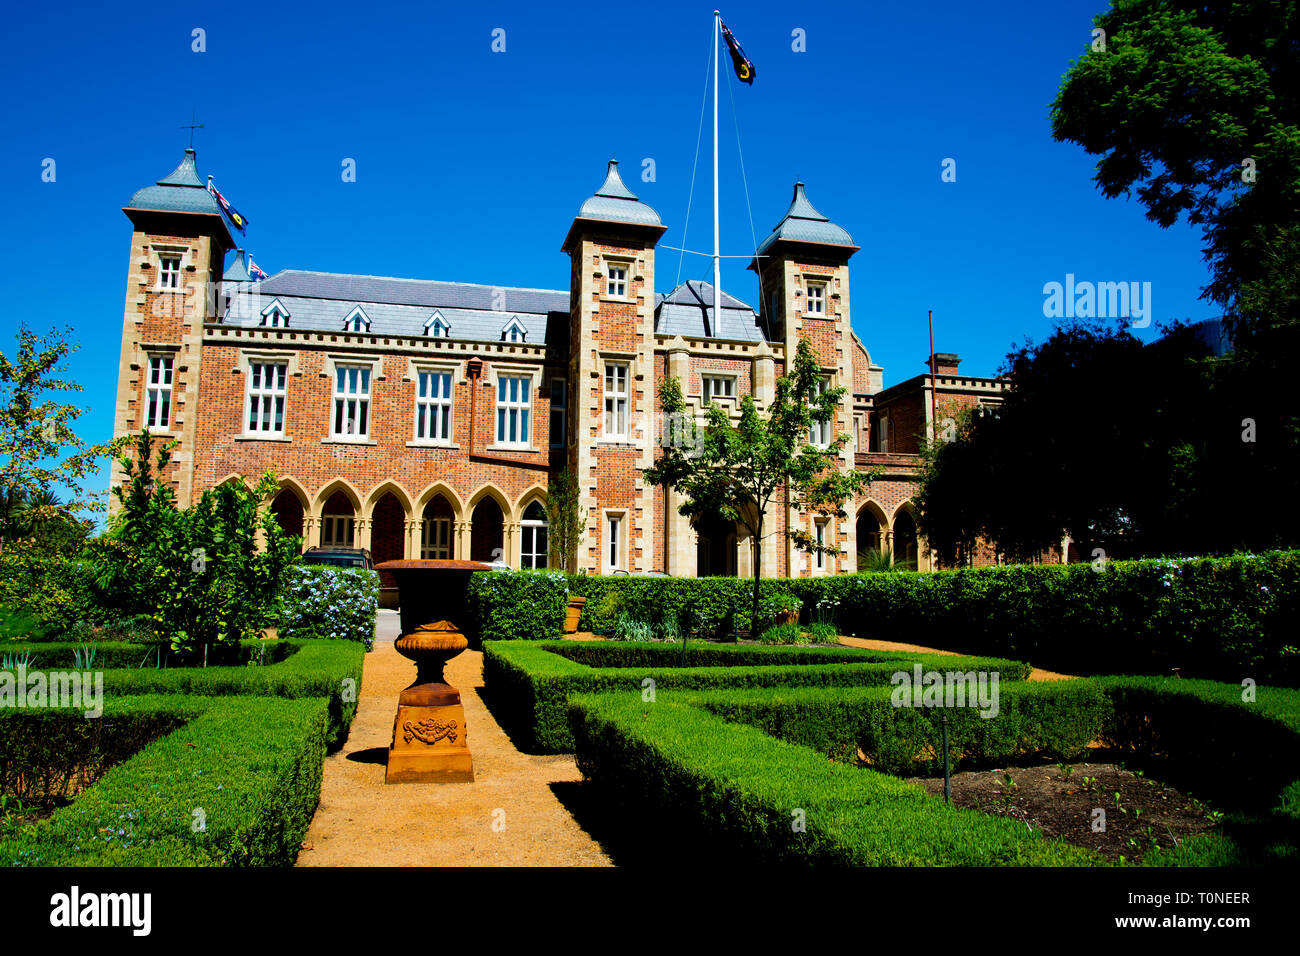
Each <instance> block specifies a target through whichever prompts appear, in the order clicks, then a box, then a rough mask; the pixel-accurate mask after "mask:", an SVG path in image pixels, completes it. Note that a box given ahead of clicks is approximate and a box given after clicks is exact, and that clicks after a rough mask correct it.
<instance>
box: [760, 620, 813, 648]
mask: <svg viewBox="0 0 1300 956" xmlns="http://www.w3.org/2000/svg"><path fill="white" fill-rule="evenodd" d="M758 640H759V643H761V644H803V643H806V642H805V639H804V636H803V629H802V628H801V627H799V625H798V624H778V625H776V626H775V627H769V628H768V629H767V630H766V631H764V632H763V633H762V634H760V635H758Z"/></svg>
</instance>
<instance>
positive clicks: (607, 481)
mask: <svg viewBox="0 0 1300 956" xmlns="http://www.w3.org/2000/svg"><path fill="white" fill-rule="evenodd" d="M664 232H665V227H664V225H663V224H662V223H661V222H660V220H659V214H658V213H656V212H655V211H654V210H653V209H652V208H650V207H649V206H648V205H646V204H645V203H643V202H641V201H640V200H639V199H638V198H637V197H636V195H635V194H634V193H633V192H632V191H631V190H630V189H628V188H627V186H626V185H624V183H623V180H622V178H621V177H620V176H619V174H618V162H617V161H616V160H612V159H611V160H610V161H609V169H608V171H607V172H606V174H605V181H604V183H602V184H601V187H600V188H599V189H598V190H596V192H595V194H594V195H592V196H591V197H590V198H588V199H587V200H586V201H585V202H584V203H583V204H582V207H581V208H580V209H579V210H578V215H577V217H576V218H575V219H574V220H573V225H572V226H571V227H570V228H569V234H568V236H567V237H566V238H565V240H564V245H563V251H564V252H567V253H568V254H569V256H570V259H571V271H570V284H569V320H570V343H571V346H570V360H569V376H568V381H569V386H568V387H569V392H570V398H571V400H572V403H573V407H574V409H575V417H574V422H575V427H574V429H573V432H572V433H571V434H570V436H569V448H568V460H569V467H570V468H571V469H572V471H573V473H574V475H575V477H576V479H577V484H578V490H579V495H580V500H581V505H582V507H583V508H584V513H585V514H587V516H588V518H587V528H586V533H585V539H584V541H583V544H582V546H581V548H580V551H579V554H578V561H577V565H578V568H580V569H584V570H588V571H593V572H595V573H598V574H606V573H610V572H612V571H616V570H621V571H639V570H649V569H650V567H651V561H652V559H653V552H654V523H653V508H652V507H651V502H652V494H651V491H650V489H647V488H646V487H645V483H644V481H643V480H642V477H641V475H642V472H643V471H644V470H645V469H646V468H648V467H650V466H651V465H652V464H653V460H654V445H655V438H656V429H655V422H656V418H657V415H656V412H657V396H656V395H655V388H654V382H655V374H654V371H655V370H654V361H655V351H654V345H655V334H654V307H655V294H654V288H655V281H654V280H655V275H654V269H655V244H656V243H657V242H658V241H659V238H660V237H661V236H662V235H663V234H664ZM570 570H576V569H570Z"/></svg>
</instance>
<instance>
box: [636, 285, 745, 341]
mask: <svg viewBox="0 0 1300 956" xmlns="http://www.w3.org/2000/svg"><path fill="white" fill-rule="evenodd" d="M718 313H719V314H718V328H716V329H714V328H713V285H712V283H709V282H699V281H691V282H683V283H682V284H681V285H679V286H678V287H677V288H676V289H673V291H672V292H670V293H668V294H667V295H659V296H656V297H655V331H656V332H659V333H662V334H664V335H681V336H683V337H690V338H712V339H728V340H731V341H740V342H762V341H763V340H764V336H763V328H762V325H761V324H760V323H759V319H758V316H757V315H755V314H754V310H753V309H752V308H751V307H750V306H748V305H746V304H745V303H744V302H741V301H740V300H739V299H737V298H735V297H734V296H731V295H728V294H727V293H726V292H725V291H723V292H722V294H721V295H719V296H718Z"/></svg>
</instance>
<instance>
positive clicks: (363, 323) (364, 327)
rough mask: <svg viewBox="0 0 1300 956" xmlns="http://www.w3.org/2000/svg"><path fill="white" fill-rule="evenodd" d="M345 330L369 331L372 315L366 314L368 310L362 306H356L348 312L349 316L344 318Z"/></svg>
mask: <svg viewBox="0 0 1300 956" xmlns="http://www.w3.org/2000/svg"><path fill="white" fill-rule="evenodd" d="M343 331H344V332H357V333H360V332H369V331H370V316H368V315H366V310H365V309H363V308H361V306H359V305H358V306H356V307H355V308H353V310H352V311H351V312H349V313H348V316H347V318H345V319H344V320H343Z"/></svg>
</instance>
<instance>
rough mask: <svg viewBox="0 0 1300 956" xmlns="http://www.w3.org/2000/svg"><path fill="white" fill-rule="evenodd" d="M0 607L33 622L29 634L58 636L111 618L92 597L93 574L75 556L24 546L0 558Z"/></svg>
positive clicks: (11, 548) (7, 550) (11, 547)
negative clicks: (82, 623)
mask: <svg viewBox="0 0 1300 956" xmlns="http://www.w3.org/2000/svg"><path fill="white" fill-rule="evenodd" d="M0 604H3V605H5V606H7V607H9V608H12V609H13V610H14V611H16V612H17V613H18V614H19V615H21V617H22V618H23V619H24V620H28V621H31V622H32V623H33V625H34V626H33V627H32V633H33V634H35V635H37V636H40V635H44V634H52V635H54V636H56V637H57V636H58V635H60V634H62V633H64V632H66V631H68V630H70V629H71V628H72V627H73V626H74V625H76V624H78V623H79V622H83V621H84V622H86V623H89V624H102V623H106V622H107V620H108V618H109V617H110V616H111V615H112V614H113V612H112V611H111V610H110V609H107V608H105V607H104V606H103V604H102V603H101V602H100V601H99V600H97V598H96V589H95V581H94V573H93V570H92V569H91V567H90V566H89V565H88V564H87V563H86V562H85V561H82V560H80V559H79V558H77V557H72V556H68V555H66V554H60V553H57V552H50V551H46V550H43V549H41V548H39V547H37V546H34V545H32V544H29V543H26V542H19V543H15V544H10V545H9V546H8V547H6V548H5V550H4V553H3V554H0Z"/></svg>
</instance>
